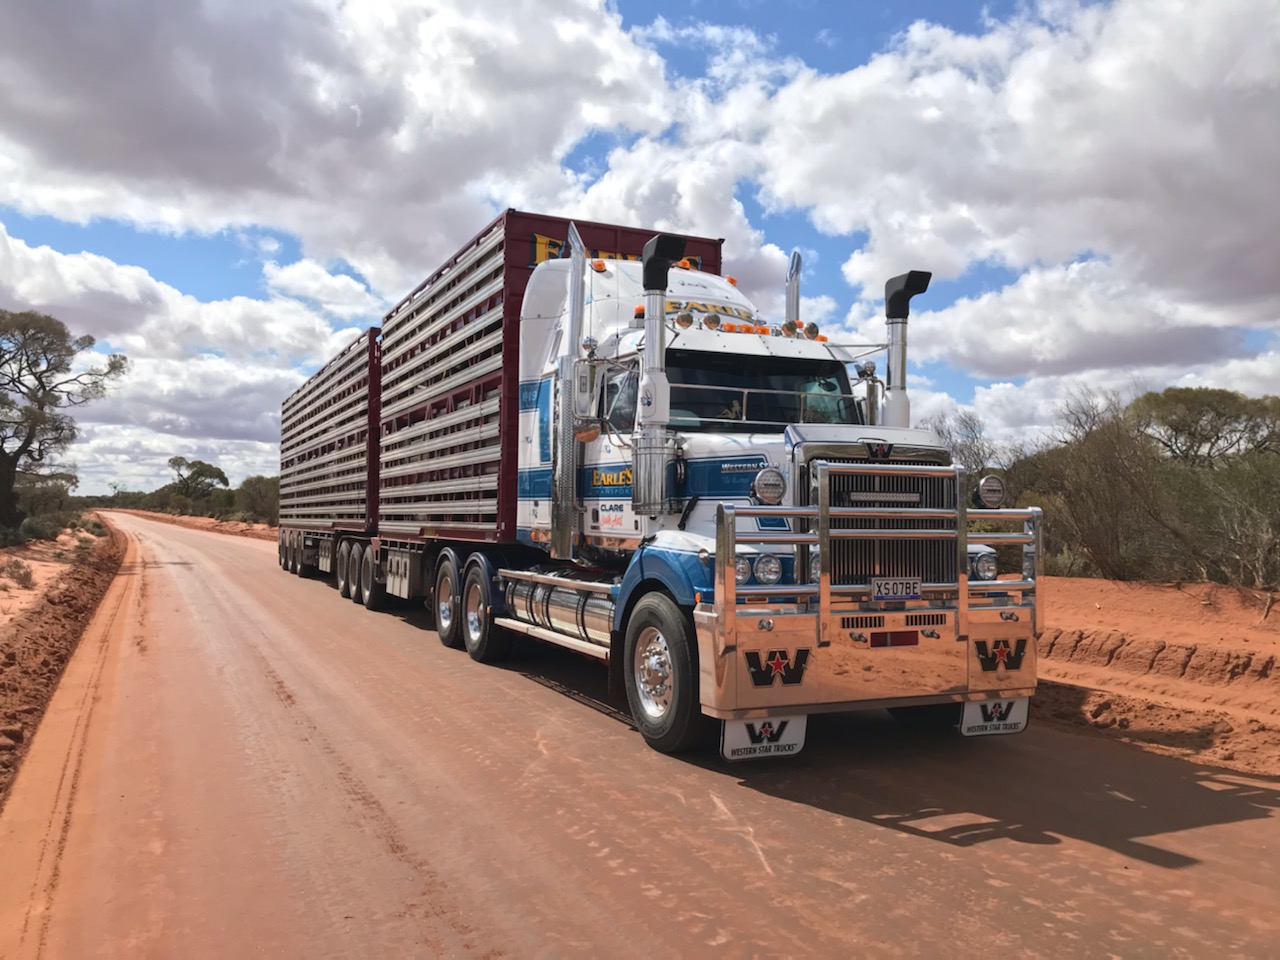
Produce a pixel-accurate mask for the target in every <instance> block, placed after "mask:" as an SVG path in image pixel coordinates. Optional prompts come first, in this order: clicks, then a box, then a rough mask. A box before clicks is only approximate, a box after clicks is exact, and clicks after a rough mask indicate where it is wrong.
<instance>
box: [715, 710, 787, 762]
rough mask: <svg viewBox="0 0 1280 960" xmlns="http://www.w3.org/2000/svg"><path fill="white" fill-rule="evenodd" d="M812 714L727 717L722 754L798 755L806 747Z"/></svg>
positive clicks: (751, 757)
mask: <svg viewBox="0 0 1280 960" xmlns="http://www.w3.org/2000/svg"><path fill="white" fill-rule="evenodd" d="M808 722H809V717H808V716H807V715H806V714H801V715H800V716H798V717H769V718H767V719H764V720H726V721H725V722H724V723H723V724H722V725H721V726H722V729H721V733H720V755H721V756H722V757H724V758H725V759H726V760H757V759H759V758H761V757H794V756H795V755H796V754H797V753H799V752H800V750H801V749H802V748H803V747H804V734H805V727H806V726H807V725H808Z"/></svg>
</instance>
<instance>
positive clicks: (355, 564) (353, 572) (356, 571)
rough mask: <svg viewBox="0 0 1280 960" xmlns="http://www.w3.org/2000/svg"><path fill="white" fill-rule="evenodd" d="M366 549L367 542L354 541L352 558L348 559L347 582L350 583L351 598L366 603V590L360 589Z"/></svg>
mask: <svg viewBox="0 0 1280 960" xmlns="http://www.w3.org/2000/svg"><path fill="white" fill-rule="evenodd" d="M366 549H367V545H366V544H363V543H361V542H360V541H359V540H354V541H352V543H351V559H350V560H349V561H347V583H348V584H350V590H351V599H352V600H353V601H354V602H356V603H364V591H363V590H361V589H360V565H361V564H362V563H364V552H365V550H366Z"/></svg>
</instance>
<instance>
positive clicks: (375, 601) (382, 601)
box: [360, 547, 387, 610]
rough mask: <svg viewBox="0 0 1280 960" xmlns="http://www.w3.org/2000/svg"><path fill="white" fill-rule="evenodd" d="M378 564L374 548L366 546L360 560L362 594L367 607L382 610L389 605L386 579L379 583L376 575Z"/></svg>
mask: <svg viewBox="0 0 1280 960" xmlns="http://www.w3.org/2000/svg"><path fill="white" fill-rule="evenodd" d="M377 566H378V561H377V560H376V559H374V555H373V548H371V547H368V548H366V549H365V551H364V555H363V557H362V558H361V560H360V594H361V596H362V597H363V598H364V605H365V607H367V608H368V609H370V610H381V609H383V608H384V607H385V606H386V605H387V584H386V581H383V582H382V583H379V582H378V579H377V577H375V576H374V574H375V573H376V572H377V570H376V568H377Z"/></svg>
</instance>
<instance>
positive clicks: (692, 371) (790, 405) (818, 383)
mask: <svg viewBox="0 0 1280 960" xmlns="http://www.w3.org/2000/svg"><path fill="white" fill-rule="evenodd" d="M667 379H668V380H669V381H670V383H671V426H672V427H673V428H675V429H677V430H714V431H726V430H727V431H749V430H768V431H770V432H776V431H777V430H778V428H779V427H781V426H785V425H787V424H789V423H843V424H853V423H862V411H861V408H860V407H859V404H858V402H857V400H856V399H855V398H854V397H853V395H852V394H851V393H850V389H849V377H848V375H847V374H846V373H845V369H844V365H843V364H842V363H840V362H838V361H836V360H798V359H789V358H781V357H744V356H741V355H740V354H714V353H701V352H696V351H692V350H670V351H668V352H667Z"/></svg>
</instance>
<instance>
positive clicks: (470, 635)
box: [461, 563, 511, 663]
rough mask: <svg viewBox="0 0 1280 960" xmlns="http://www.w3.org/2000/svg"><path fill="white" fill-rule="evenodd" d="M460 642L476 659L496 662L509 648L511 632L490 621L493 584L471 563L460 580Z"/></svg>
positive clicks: (482, 661) (479, 568)
mask: <svg viewBox="0 0 1280 960" xmlns="http://www.w3.org/2000/svg"><path fill="white" fill-rule="evenodd" d="M461 626H462V643H463V645H464V646H465V647H466V648H467V653H469V654H471V659H472V660H475V661H477V662H478V663H497V662H498V661H499V660H504V659H506V657H507V654H508V653H510V652H511V634H509V633H507V631H505V630H503V629H502V628H501V627H498V626H495V625H494V623H493V584H492V583H491V582H490V580H489V575H488V573H487V572H486V571H485V568H484V566H483V565H482V564H479V563H473V564H471V566H470V567H469V568H468V570H467V576H466V578H465V579H464V580H463V582H462V624H461Z"/></svg>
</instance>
